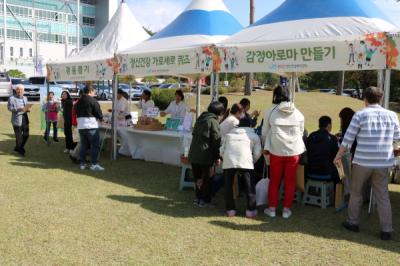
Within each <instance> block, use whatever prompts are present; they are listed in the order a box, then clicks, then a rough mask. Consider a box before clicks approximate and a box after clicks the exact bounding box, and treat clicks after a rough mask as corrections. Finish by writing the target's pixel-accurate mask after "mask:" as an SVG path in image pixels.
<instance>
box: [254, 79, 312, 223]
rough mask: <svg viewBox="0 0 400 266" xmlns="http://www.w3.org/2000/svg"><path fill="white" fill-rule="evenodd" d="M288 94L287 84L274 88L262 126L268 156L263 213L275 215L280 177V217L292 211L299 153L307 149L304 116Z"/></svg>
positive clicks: (288, 215)
mask: <svg viewBox="0 0 400 266" xmlns="http://www.w3.org/2000/svg"><path fill="white" fill-rule="evenodd" d="M289 96H290V93H289V90H288V89H287V88H283V87H281V86H278V87H276V88H275V89H274V93H273V99H272V102H273V106H272V108H271V109H270V110H268V111H267V112H266V114H265V117H264V125H263V128H262V139H263V140H264V154H265V155H267V156H269V157H270V182H269V188H268V202H269V208H267V209H265V210H264V213H265V214H266V215H268V216H269V217H272V218H274V217H275V216H276V207H277V206H278V200H279V189H280V184H281V180H282V178H283V179H284V187H285V194H284V195H285V196H284V201H283V213H282V217H283V218H285V219H288V218H289V217H290V216H291V215H292V211H291V207H292V204H293V198H294V193H295V191H296V172H297V166H298V163H299V159H300V155H301V154H302V153H304V152H305V150H306V149H305V145H304V142H303V133H304V116H303V115H302V113H301V112H300V111H299V110H298V109H297V108H296V107H295V105H294V103H293V102H290V97H289Z"/></svg>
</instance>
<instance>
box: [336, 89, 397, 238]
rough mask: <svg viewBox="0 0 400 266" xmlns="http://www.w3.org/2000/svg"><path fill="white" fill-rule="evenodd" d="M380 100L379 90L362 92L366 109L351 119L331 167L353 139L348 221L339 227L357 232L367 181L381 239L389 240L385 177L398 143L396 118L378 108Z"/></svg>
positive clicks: (388, 206)
mask: <svg viewBox="0 0 400 266" xmlns="http://www.w3.org/2000/svg"><path fill="white" fill-rule="evenodd" d="M382 97H383V91H382V89H380V88H376V87H370V88H368V89H366V90H365V93H364V100H365V105H366V108H364V109H363V110H361V111H359V112H357V113H356V114H355V115H354V117H353V119H352V121H351V124H350V126H349V128H348V130H347V131H346V135H345V136H344V140H343V142H342V146H341V148H340V150H339V152H338V154H337V156H336V158H335V163H336V164H340V162H341V157H342V156H343V154H344V152H345V151H346V150H349V149H351V147H352V145H353V142H354V141H355V139H357V148H356V152H355V155H354V160H353V170H352V183H351V194H350V203H349V209H348V218H347V221H346V222H344V223H343V226H344V227H345V228H346V229H348V230H350V231H353V232H358V231H359V227H358V226H359V222H360V212H361V207H362V204H363V188H364V185H365V184H366V183H367V182H368V180H371V185H372V190H373V195H374V198H375V200H376V203H377V206H378V209H377V210H378V215H379V220H380V225H381V239H382V240H389V239H390V238H391V232H392V231H393V227H392V209H391V205H390V198H389V188H388V184H389V173H390V168H391V167H392V166H393V164H394V154H393V143H394V142H395V141H399V140H400V131H399V120H398V117H397V115H396V114H395V113H394V112H391V111H389V110H386V109H384V108H383V107H381V106H380V105H379V103H380V102H381V100H382Z"/></svg>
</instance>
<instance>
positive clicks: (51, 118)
mask: <svg viewBox="0 0 400 266" xmlns="http://www.w3.org/2000/svg"><path fill="white" fill-rule="evenodd" d="M42 110H43V112H44V113H45V118H46V131H45V133H44V140H45V141H46V142H47V141H48V140H49V134H50V127H51V125H53V138H54V141H55V142H58V137H57V121H58V112H59V111H60V105H59V104H58V103H57V102H55V101H54V92H52V91H51V92H49V94H48V95H47V102H46V103H45V104H44V105H43V107H42Z"/></svg>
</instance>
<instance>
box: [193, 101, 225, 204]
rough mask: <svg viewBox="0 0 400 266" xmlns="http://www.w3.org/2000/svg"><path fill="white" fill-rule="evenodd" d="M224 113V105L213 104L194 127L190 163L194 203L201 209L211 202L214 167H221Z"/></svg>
mask: <svg viewBox="0 0 400 266" xmlns="http://www.w3.org/2000/svg"><path fill="white" fill-rule="evenodd" d="M224 111H225V108H224V106H223V104H222V103H220V102H212V103H211V104H210V105H209V107H208V110H207V112H204V113H202V114H201V115H200V117H199V118H198V119H197V121H196V124H195V125H194V129H193V139H192V143H191V145H190V150H189V161H190V162H191V164H192V171H193V176H194V179H195V183H196V198H195V201H194V203H195V204H196V205H197V206H199V207H204V206H206V205H207V204H209V203H210V202H211V198H212V176H213V172H214V171H213V169H214V165H219V164H220V162H221V160H220V158H221V157H220V153H219V149H220V146H221V133H220V127H219V119H220V117H221V116H222V115H223V113H224Z"/></svg>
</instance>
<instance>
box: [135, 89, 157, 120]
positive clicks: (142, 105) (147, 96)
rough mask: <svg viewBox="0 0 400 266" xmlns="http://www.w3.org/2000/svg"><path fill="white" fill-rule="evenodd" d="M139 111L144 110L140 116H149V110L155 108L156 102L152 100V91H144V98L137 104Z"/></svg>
mask: <svg viewBox="0 0 400 266" xmlns="http://www.w3.org/2000/svg"><path fill="white" fill-rule="evenodd" d="M136 106H137V107H138V108H139V109H142V113H141V114H140V116H142V117H143V116H147V110H148V109H149V108H154V106H155V104H154V101H153V100H152V99H151V91H149V90H144V91H143V93H142V96H141V97H140V101H139V102H138V103H137V104H136Z"/></svg>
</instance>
